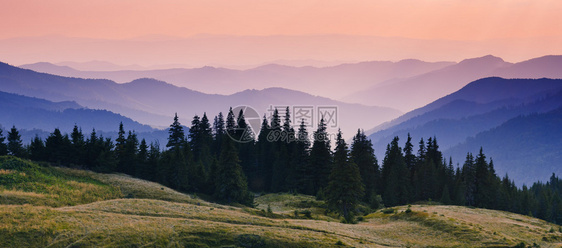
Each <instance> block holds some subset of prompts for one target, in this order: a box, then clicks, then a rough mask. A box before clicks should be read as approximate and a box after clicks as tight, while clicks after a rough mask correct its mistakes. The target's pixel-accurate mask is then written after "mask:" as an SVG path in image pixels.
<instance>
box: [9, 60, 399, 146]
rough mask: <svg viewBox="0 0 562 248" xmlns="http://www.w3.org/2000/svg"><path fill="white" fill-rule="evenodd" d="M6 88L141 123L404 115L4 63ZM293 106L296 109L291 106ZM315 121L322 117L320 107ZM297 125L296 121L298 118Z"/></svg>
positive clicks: (348, 130)
mask: <svg viewBox="0 0 562 248" xmlns="http://www.w3.org/2000/svg"><path fill="white" fill-rule="evenodd" d="M0 82H2V83H1V84H0V90H2V91H6V92H11V93H16V94H22V95H27V96H33V97H39V98H45V99H47V100H51V101H63V100H72V101H76V102H77V103H78V104H80V105H82V106H85V107H89V108H96V109H107V110H110V111H113V112H116V113H120V114H123V115H125V116H128V117H131V118H132V119H134V120H136V121H139V122H141V123H145V124H149V125H154V126H161V127H166V126H168V125H169V124H170V122H171V117H172V116H173V115H174V113H176V112H177V113H178V115H179V116H180V118H181V121H182V123H185V124H187V123H189V122H190V121H191V118H192V117H193V116H194V115H195V114H198V115H200V116H201V115H203V113H204V112H206V113H207V114H208V115H209V118H212V117H213V116H214V115H216V114H218V113H219V112H223V114H225V115H226V112H227V111H228V109H229V107H236V106H239V105H245V106H251V107H253V108H255V109H256V110H257V111H259V113H260V115H263V114H269V113H268V112H267V110H268V109H271V107H276V106H277V107H280V108H283V109H284V108H285V106H290V107H291V108H293V107H294V106H309V107H313V108H315V109H316V108H317V107H319V106H335V107H337V111H338V124H339V127H341V129H342V131H343V132H344V134H346V135H349V136H351V135H353V134H354V133H355V132H356V131H357V128H368V127H371V126H372V125H374V124H380V123H382V122H385V121H388V120H390V119H393V118H396V117H397V116H399V115H400V114H401V112H400V111H397V110H394V109H391V108H382V107H372V106H364V105H360V104H348V103H343V102H339V101H334V100H331V99H328V98H324V97H318V96H313V95H310V94H307V93H303V92H298V91H294V90H287V89H282V88H269V89H264V90H246V91H242V92H239V93H236V94H232V95H218V94H204V93H201V92H197V91H193V90H190V89H187V88H183V87H177V86H174V85H171V84H168V83H165V82H162V81H158V80H154V79H147V78H144V79H137V80H134V81H132V82H129V83H125V84H117V83H115V82H113V81H110V80H101V79H80V78H68V77H61V76H55V75H50V74H45V73H38V72H34V71H31V70H26V69H21V68H17V67H13V66H10V65H7V64H0ZM291 111H293V110H291ZM314 114H315V115H316V116H315V117H314V119H315V120H314V123H315V124H316V123H317V122H318V121H319V117H318V112H317V109H316V110H314ZM293 124H294V125H296V124H295V123H293Z"/></svg>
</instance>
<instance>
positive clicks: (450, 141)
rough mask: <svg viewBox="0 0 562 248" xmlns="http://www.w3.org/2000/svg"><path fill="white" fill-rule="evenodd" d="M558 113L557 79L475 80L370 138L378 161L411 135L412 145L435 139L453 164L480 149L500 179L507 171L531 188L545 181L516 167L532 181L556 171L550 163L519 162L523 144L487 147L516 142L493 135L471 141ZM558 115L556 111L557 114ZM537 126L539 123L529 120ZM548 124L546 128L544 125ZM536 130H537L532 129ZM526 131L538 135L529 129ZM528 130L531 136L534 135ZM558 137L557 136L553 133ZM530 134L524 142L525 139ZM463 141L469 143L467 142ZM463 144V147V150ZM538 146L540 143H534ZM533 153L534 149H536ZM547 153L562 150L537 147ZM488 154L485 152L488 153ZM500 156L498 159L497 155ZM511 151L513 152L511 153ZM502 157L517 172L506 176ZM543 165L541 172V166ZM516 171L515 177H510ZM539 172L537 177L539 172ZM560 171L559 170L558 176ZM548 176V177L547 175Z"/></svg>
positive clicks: (561, 98)
mask: <svg viewBox="0 0 562 248" xmlns="http://www.w3.org/2000/svg"><path fill="white" fill-rule="evenodd" d="M558 108H562V80H561V79H503V78H498V77H492V78H484V79H480V80H477V81H474V82H472V83H470V84H468V85H467V86H465V87H463V88H462V89H461V90H459V91H457V92H455V93H453V94H450V95H448V96H445V97H442V98H440V99H439V100H437V101H434V102H433V103H431V104H429V105H426V106H425V107H423V108H420V109H417V110H414V111H411V112H409V113H407V114H404V115H403V116H401V117H399V118H397V119H395V120H393V121H392V122H390V123H386V124H385V126H384V125H381V126H379V127H378V128H379V130H378V131H376V132H375V133H373V134H371V135H370V136H369V137H370V138H371V139H372V141H373V144H374V148H375V151H376V153H377V156H379V157H382V156H383V155H384V151H385V147H386V144H388V142H389V140H391V139H392V137H394V136H399V137H400V138H401V142H405V139H406V136H407V134H408V133H410V134H411V136H412V139H413V142H415V143H417V142H418V141H419V140H420V138H422V137H423V138H425V139H427V138H429V137H434V136H435V137H436V138H437V140H438V143H439V146H440V148H441V150H442V151H444V154H445V155H446V156H447V157H448V156H453V159H454V161H455V162H458V163H461V164H462V163H463V162H464V158H465V156H466V153H467V152H473V153H477V152H478V149H479V147H480V146H482V147H483V148H484V150H485V152H486V154H489V156H491V157H493V158H494V164H495V165H496V170H497V171H498V172H499V174H500V175H502V174H505V172H509V175H510V177H511V178H512V179H515V180H516V181H517V182H521V183H531V182H534V181H537V180H543V181H544V180H546V179H545V178H542V177H541V178H537V177H534V176H533V177H528V176H526V175H525V174H524V173H523V172H522V169H521V168H524V167H521V166H526V165H528V166H534V167H533V168H534V169H535V170H538V172H537V173H535V174H533V175H535V176H539V175H540V176H545V175H546V174H545V173H547V171H551V172H549V173H552V170H550V169H546V167H549V168H550V167H552V166H555V165H554V164H553V162H552V160H549V161H550V162H548V163H546V162H545V163H544V164H541V163H540V162H538V161H540V156H541V154H540V153H537V154H534V156H527V157H521V156H519V155H518V154H516V153H518V151H519V154H521V152H520V151H521V149H523V147H526V145H525V141H524V140H518V141H517V142H518V143H517V144H512V145H513V146H514V147H517V149H516V150H514V151H511V150H505V149H500V148H498V147H497V146H494V145H492V144H493V143H494V142H501V141H502V140H512V142H514V140H516V137H502V136H501V135H498V134H496V135H495V136H493V137H494V138H495V140H491V139H490V138H477V139H474V138H473V137H489V135H488V136H486V135H484V134H483V133H486V132H490V131H489V130H493V129H495V128H498V129H500V130H503V129H506V128H508V127H509V126H508V127H502V126H503V125H505V123H508V122H511V121H513V120H514V119H517V118H520V116H528V117H527V118H529V119H532V118H534V117H533V116H536V114H535V113H538V114H539V115H541V114H543V113H548V112H550V111H554V110H556V109H558ZM556 113H558V112H556ZM533 123H535V124H536V125H539V124H538V123H540V122H536V121H534V122H533ZM545 125H551V123H545ZM537 127H538V126H537ZM531 130H535V131H536V130H537V129H536V128H535V129H531ZM548 130H550V131H552V132H557V133H559V132H560V131H555V129H548ZM535 131H533V132H535ZM506 133H511V134H513V135H515V136H517V135H516V133H515V132H513V131H510V130H504V131H502V132H501V134H506ZM544 135H545V133H535V136H534V139H535V140H536V139H543V138H545V136H544ZM555 135H558V134H555ZM530 136H532V134H529V135H527V136H525V137H530ZM467 142H468V143H467ZM463 144H464V145H463ZM535 144H540V142H535ZM535 148H536V147H535ZM537 149H543V150H544V151H548V152H549V153H552V152H556V151H560V150H562V146H553V147H548V146H547V143H545V144H542V145H539V148H537ZM488 150H489V152H488ZM500 152H502V153H501V154H502V156H497V155H498V154H500ZM512 152H513V153H512ZM505 154H511V155H510V156H512V157H517V158H519V159H520V161H519V162H518V163H517V166H519V167H517V168H515V167H514V168H513V171H514V172H511V171H512V169H510V166H512V165H511V164H512V163H511V162H510V161H512V160H509V159H506V157H505ZM542 166H544V168H545V169H544V170H542V169H543V167H542ZM515 171H518V172H515ZM539 172H540V173H539ZM561 172H562V171H561ZM549 175H550V174H548V176H549Z"/></svg>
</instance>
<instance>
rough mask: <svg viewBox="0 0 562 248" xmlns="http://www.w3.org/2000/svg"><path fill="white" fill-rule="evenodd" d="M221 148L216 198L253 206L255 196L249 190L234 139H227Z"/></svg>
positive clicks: (216, 180)
mask: <svg viewBox="0 0 562 248" xmlns="http://www.w3.org/2000/svg"><path fill="white" fill-rule="evenodd" d="M221 150H222V152H221V155H220V159H219V162H218V164H217V172H216V179H215V193H214V196H215V198H217V199H218V200H220V201H224V202H226V203H235V202H236V203H240V204H244V205H248V206H252V205H253V196H252V195H251V194H250V192H249V191H248V185H247V181H246V176H245V175H244V172H243V171H242V167H241V166H240V160H239V159H238V151H237V149H236V147H235V146H234V144H233V142H232V140H230V139H225V140H224V143H223V147H222V149H221Z"/></svg>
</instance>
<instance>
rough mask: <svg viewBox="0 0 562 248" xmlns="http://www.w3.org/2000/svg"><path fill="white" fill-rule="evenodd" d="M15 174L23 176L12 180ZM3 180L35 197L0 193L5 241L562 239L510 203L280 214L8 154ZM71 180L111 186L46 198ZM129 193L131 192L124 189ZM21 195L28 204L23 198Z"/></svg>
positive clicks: (76, 185)
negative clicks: (343, 217)
mask: <svg viewBox="0 0 562 248" xmlns="http://www.w3.org/2000/svg"><path fill="white" fill-rule="evenodd" d="M32 175H35V177H33V178H35V179H36V178H38V177H42V178H45V177H48V178H50V180H51V182H56V183H55V184H53V185H60V186H57V187H52V188H51V189H50V191H49V192H45V188H41V187H30V186H29V185H33V184H30V180H31V179H32V178H31V177H32ZM14 178H19V179H18V180H19V181H14V180H12V181H10V180H11V179H14ZM0 185H1V187H0V196H1V197H0V199H5V198H6V197H7V196H9V195H10V194H12V195H19V197H20V200H21V198H22V197H31V198H30V199H28V201H27V202H14V201H11V202H6V201H0V204H2V205H1V208H0V246H2V247H45V246H49V247H69V246H72V247H76V246H88V247H89V246H97V247H115V246H137V247H140V246H156V247H162V246H166V247H341V246H353V247H387V246H400V247H403V246H413V247H426V246H440V247H475V246H477V247H506V246H514V245H517V244H520V243H524V244H526V245H532V244H537V245H540V246H545V247H550V246H558V245H562V243H560V241H561V240H562V233H561V231H562V229H561V227H560V226H557V225H554V224H550V223H547V222H544V221H541V220H537V219H534V218H531V217H527V216H521V215H517V214H511V213H507V212H501V211H492V210H485V209H476V208H466V207H457V206H428V205H415V206H412V208H411V209H412V210H413V211H412V212H411V213H405V211H404V210H405V209H406V208H405V207H398V208H396V209H395V211H394V213H391V214H385V213H382V212H380V211H379V212H377V213H373V214H370V215H367V216H365V217H364V220H363V221H362V222H360V223H359V224H356V225H349V224H342V223H339V222H338V221H337V220H335V219H331V218H326V217H322V218H320V216H318V215H317V214H315V213H313V214H312V215H311V219H303V218H302V217H299V218H295V217H294V216H291V215H285V214H282V213H280V214H275V213H274V214H271V215H270V217H269V218H268V217H265V216H268V214H266V212H265V211H260V210H256V209H251V208H238V207H233V206H224V205H218V204H213V203H209V202H205V201H202V200H200V199H197V198H195V197H193V196H189V195H184V194H181V193H178V192H175V191H173V190H170V189H168V188H166V187H163V186H161V185H159V184H156V183H151V182H146V181H143V180H139V179H134V178H131V177H128V176H124V175H116V174H109V175H107V174H97V173H93V172H87V171H79V170H72V169H63V168H56V167H39V166H38V165H36V164H35V163H31V162H28V161H24V160H20V159H17V158H12V157H0ZM64 185H66V186H64ZM65 187H70V188H69V189H70V192H75V193H74V195H77V196H80V195H84V196H87V195H91V194H95V193H96V191H93V190H92V187H102V188H106V189H108V190H109V191H108V193H106V194H103V196H105V198H99V199H97V200H93V198H87V199H86V200H78V199H80V197H78V198H74V201H76V202H74V203H76V204H73V202H72V201H69V202H61V203H60V204H55V205H49V204H46V205H47V206H45V204H43V203H42V200H41V199H43V198H50V197H52V198H53V199H55V198H57V197H60V196H62V195H64V194H67V193H66V192H68V191H56V190H52V189H64V188H65ZM48 190H49V189H48ZM14 192H15V193H14ZM109 192H113V193H110V194H109ZM276 195H277V194H276ZM123 196H126V198H121V197H123ZM278 196H282V197H281V198H283V199H291V197H293V196H290V195H278ZM295 197H296V198H294V201H293V203H291V204H289V203H286V204H285V205H284V207H285V208H287V207H290V206H294V205H292V204H294V203H301V204H302V203H303V202H302V201H301V200H300V199H305V198H306V197H305V198H302V197H300V196H295ZM262 198H263V201H262V200H260V199H262ZM278 198H279V197H271V195H266V196H262V197H260V198H258V202H262V203H264V204H266V203H267V204H273V203H274V202H275V201H276V200H278ZM12 199H14V197H13V196H12ZM33 199H35V200H33ZM88 199H89V200H88ZM306 202H308V201H304V203H306ZM22 203H27V204H26V205H19V204H22ZM7 204H8V205H7ZM78 204H82V205H78ZM293 208H295V207H293ZM295 209H298V208H295ZM275 211H277V210H275ZM385 212H387V211H385Z"/></svg>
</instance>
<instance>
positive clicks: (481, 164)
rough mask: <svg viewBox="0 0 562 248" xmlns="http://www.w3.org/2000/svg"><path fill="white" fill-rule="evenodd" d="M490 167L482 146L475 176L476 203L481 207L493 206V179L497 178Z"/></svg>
mask: <svg viewBox="0 0 562 248" xmlns="http://www.w3.org/2000/svg"><path fill="white" fill-rule="evenodd" d="M489 169H490V167H489V165H488V163H487V162H486V156H485V155H484V152H483V151H482V147H481V148H480V152H479V153H478V156H476V161H475V177H476V192H475V205H476V206H479V207H488V208H489V207H491V206H492V205H493V204H492V201H493V198H494V197H495V196H494V195H493V193H492V190H491V188H492V186H493V180H494V179H495V178H494V176H495V175H492V174H491V172H490V171H489Z"/></svg>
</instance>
